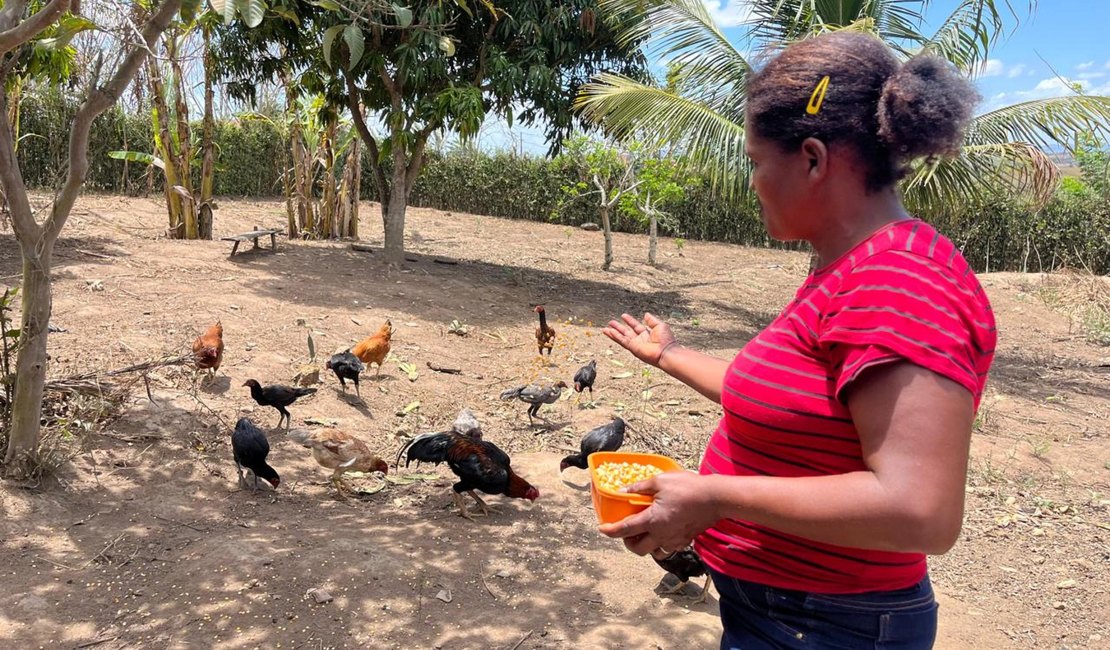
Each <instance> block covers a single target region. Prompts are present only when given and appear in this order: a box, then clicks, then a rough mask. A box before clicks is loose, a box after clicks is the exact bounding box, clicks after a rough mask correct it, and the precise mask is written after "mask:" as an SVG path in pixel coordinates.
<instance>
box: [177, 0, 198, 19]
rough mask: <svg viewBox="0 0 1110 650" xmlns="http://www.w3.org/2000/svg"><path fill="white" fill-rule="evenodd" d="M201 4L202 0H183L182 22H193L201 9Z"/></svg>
mask: <svg viewBox="0 0 1110 650" xmlns="http://www.w3.org/2000/svg"><path fill="white" fill-rule="evenodd" d="M200 4H201V0H182V3H181V10H180V12H179V14H180V16H181V22H184V23H191V22H193V20H194V19H195V18H196V17H197V13H198V12H199V11H200Z"/></svg>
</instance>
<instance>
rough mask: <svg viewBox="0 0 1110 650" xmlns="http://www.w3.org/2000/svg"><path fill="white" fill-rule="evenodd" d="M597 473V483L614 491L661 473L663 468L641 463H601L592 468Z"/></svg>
mask: <svg viewBox="0 0 1110 650" xmlns="http://www.w3.org/2000/svg"><path fill="white" fill-rule="evenodd" d="M594 473H595V474H597V482H598V485H600V486H601V487H603V488H605V489H606V490H612V491H614V492H618V491H620V489H621V488H622V487H624V486H626V485H632V484H633V483H638V482H639V481H643V480H646V479H648V478H651V477H652V476H655V475H656V474H662V473H663V470H661V469H659V468H658V467H656V466H654V465H644V464H642V463H627V462H625V463H602V464H600V465H598V466H597V469H596V470H594Z"/></svg>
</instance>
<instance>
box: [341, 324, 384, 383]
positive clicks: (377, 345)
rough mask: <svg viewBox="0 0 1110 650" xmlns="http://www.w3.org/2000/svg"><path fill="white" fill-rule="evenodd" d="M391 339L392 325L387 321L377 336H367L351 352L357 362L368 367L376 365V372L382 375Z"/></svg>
mask: <svg viewBox="0 0 1110 650" xmlns="http://www.w3.org/2000/svg"><path fill="white" fill-rule="evenodd" d="M392 337H393V323H391V322H389V321H388V320H387V321H386V322H385V324H384V325H382V326H381V329H379V330H378V333H377V334H374V335H372V336H368V337H366V338H364V339H362V340H361V341H359V342H358V344H357V345H355V347H353V348H351V352H352V353H353V354H354V355H355V356H356V357H358V360H359V361H361V362H363V363H365V364H366V365H367V366H369V365H370V364H371V363H376V364H378V372H377V373H376V374H379V375H380V374H381V373H382V364H383V363H385V358H386V357H387V356H389V340H390V339H391V338H392Z"/></svg>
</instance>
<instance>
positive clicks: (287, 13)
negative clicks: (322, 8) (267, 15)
mask: <svg viewBox="0 0 1110 650" xmlns="http://www.w3.org/2000/svg"><path fill="white" fill-rule="evenodd" d="M270 11H272V12H274V14H275V15H277V16H279V17H281V18H284V19H285V20H288V21H289V22H291V23H293V24H294V25H297V26H300V24H301V18H300V16H298V15H297V13H296V12H295V11H293V10H292V9H288V8H286V7H271V8H270Z"/></svg>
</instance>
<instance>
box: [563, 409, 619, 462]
mask: <svg viewBox="0 0 1110 650" xmlns="http://www.w3.org/2000/svg"><path fill="white" fill-rule="evenodd" d="M624 427H625V424H624V420H622V419H620V418H613V421H612V422H610V423H608V424H603V425H601V426H600V427H597V428H596V429H594V430H592V431H590V432H589V433H587V434H586V435H585V436H584V437H583V438H582V443H581V446H580V447H579V448H580V449H581V451H580V452H579V453H577V454H572V455H570V456H567V457H566V458H564V459H563V462H561V463H559V471H560V472H562V471H563V470H565V469H566V468H568V467H577V468H578V469H586V468H587V467H588V466H589V465H588V464H587V462H586V460H587V459H588V458H589V457H590V454H592V453H594V452H598V451H616V450H618V449H620V448H621V445H622V444H624Z"/></svg>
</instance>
